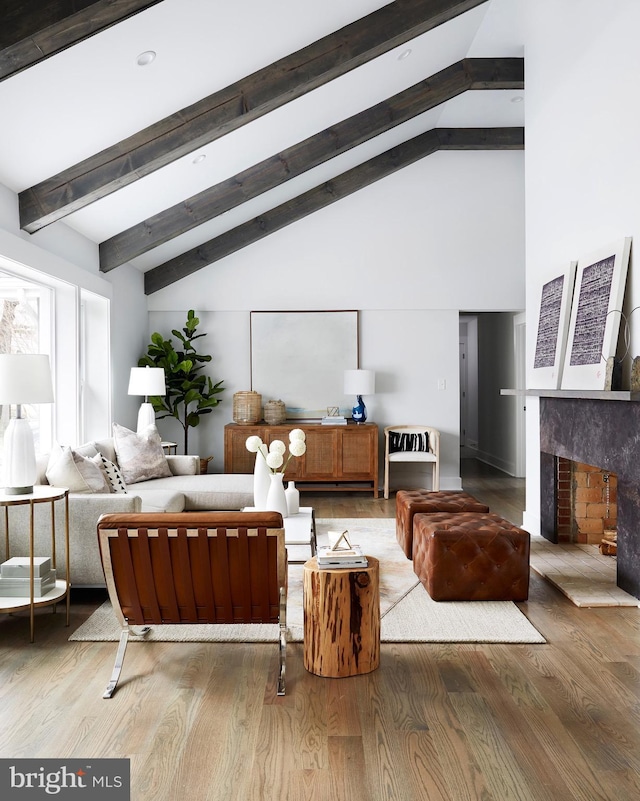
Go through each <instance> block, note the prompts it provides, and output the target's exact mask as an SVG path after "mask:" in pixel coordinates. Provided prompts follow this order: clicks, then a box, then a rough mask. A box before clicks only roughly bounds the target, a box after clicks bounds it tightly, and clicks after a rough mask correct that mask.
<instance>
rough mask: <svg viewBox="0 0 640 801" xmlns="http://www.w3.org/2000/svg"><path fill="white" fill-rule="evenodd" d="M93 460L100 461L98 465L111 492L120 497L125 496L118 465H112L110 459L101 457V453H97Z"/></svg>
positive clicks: (125, 490)
mask: <svg viewBox="0 0 640 801" xmlns="http://www.w3.org/2000/svg"><path fill="white" fill-rule="evenodd" d="M95 458H96V459H100V464H101V466H102V470H103V471H104V474H105V476H106V478H107V481H108V482H109V487H110V489H111V492H117V493H119V494H120V495H126V492H127V485H126V484H125V481H124V478H123V477H122V473H121V472H120V469H119V467H118V465H117V464H114V463H113V462H112V461H111V460H110V459H107V457H106V456H103V455H102V454H101V453H99V454H98V455H97V456H96V457H95Z"/></svg>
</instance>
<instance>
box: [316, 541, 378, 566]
mask: <svg viewBox="0 0 640 801" xmlns="http://www.w3.org/2000/svg"><path fill="white" fill-rule="evenodd" d="M317 559H318V568H319V569H320V570H328V569H331V570H335V569H336V568H338V567H348V568H349V569H351V570H353V569H355V568H358V567H368V565H369V562H368V561H367V557H366V556H365V555H364V551H363V550H362V547H361V546H360V545H352V546H351V547H350V548H332V547H331V546H330V545H326V546H324V547H322V548H318V553H317Z"/></svg>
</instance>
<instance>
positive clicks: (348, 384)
mask: <svg viewBox="0 0 640 801" xmlns="http://www.w3.org/2000/svg"><path fill="white" fill-rule="evenodd" d="M375 391H376V374H375V371H374V370H345V371H344V394H345V395H373V393H374V392H375Z"/></svg>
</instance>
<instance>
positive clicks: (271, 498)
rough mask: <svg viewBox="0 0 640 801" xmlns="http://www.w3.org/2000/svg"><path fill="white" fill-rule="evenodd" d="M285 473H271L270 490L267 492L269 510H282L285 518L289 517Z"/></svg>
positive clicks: (267, 509)
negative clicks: (285, 491) (284, 480)
mask: <svg viewBox="0 0 640 801" xmlns="http://www.w3.org/2000/svg"><path fill="white" fill-rule="evenodd" d="M283 475H284V474H283V473H271V476H270V478H269V480H270V482H271V483H270V485H269V492H268V493H267V508H266V511H267V512H280V514H281V515H282V517H283V518H285V517H288V509H287V498H286V496H285V494H284V484H283V482H282V479H283Z"/></svg>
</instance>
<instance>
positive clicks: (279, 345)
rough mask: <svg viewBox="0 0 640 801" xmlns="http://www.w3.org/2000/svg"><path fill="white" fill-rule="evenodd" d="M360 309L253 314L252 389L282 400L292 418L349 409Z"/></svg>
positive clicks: (268, 396)
mask: <svg viewBox="0 0 640 801" xmlns="http://www.w3.org/2000/svg"><path fill="white" fill-rule="evenodd" d="M358 350H359V348H358V312H357V311H319V312H313V311H310V312H307V311H293V312H286V311H284V312H283V311H273V312H271V311H265V312H262V311H252V312H251V388H252V389H253V390H254V391H256V392H260V393H261V395H262V402H263V404H264V403H266V401H268V400H282V401H284V403H285V407H286V413H287V418H288V419H317V418H320V417H323V416H324V415H326V414H327V407H329V406H338V407H339V408H340V409H341V410H342V413H345V414H346V412H347V409H349V410H350V409H351V404H352V402H353V398H349V399H348V402H346V401H345V395H344V385H343V381H344V371H345V370H353V369H356V368H357V367H358Z"/></svg>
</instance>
